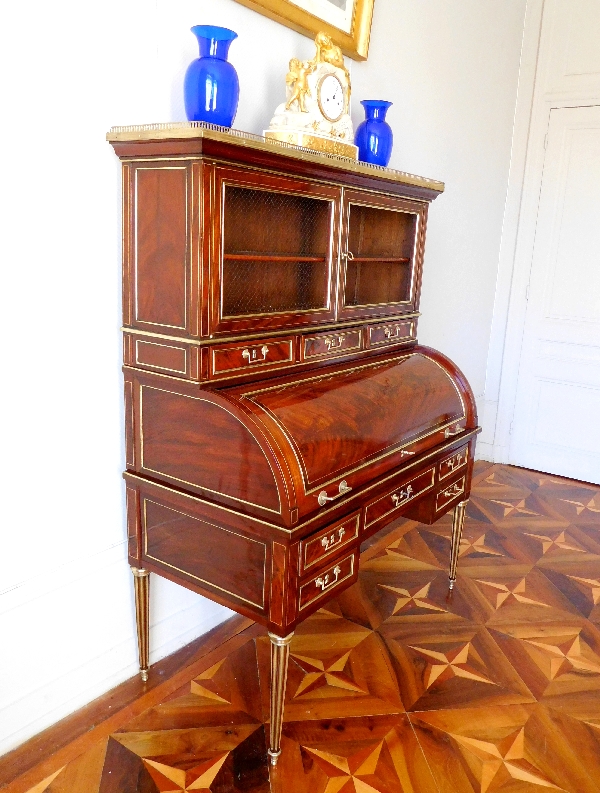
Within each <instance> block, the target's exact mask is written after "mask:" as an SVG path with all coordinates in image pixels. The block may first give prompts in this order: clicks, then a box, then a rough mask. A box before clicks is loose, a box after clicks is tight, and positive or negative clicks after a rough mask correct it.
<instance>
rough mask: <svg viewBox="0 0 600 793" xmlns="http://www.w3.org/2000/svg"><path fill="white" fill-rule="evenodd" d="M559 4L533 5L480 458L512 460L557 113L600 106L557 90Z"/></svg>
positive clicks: (594, 98) (589, 96)
mask: <svg viewBox="0 0 600 793" xmlns="http://www.w3.org/2000/svg"><path fill="white" fill-rule="evenodd" d="M556 1H557V0H528V2H527V8H526V14H525V26H524V32H523V44H522V49H521V67H520V71H519V86H518V94H517V105H516V110H515V120H514V129H513V143H512V152H511V165H510V171H509V180H508V188H507V196H506V203H505V210H504V221H503V230H502V238H501V243H500V256H499V264H498V276H497V281H496V297H495V301H494V312H493V319H492V329H491V336H490V346H489V351H488V363H487V371H486V389H485V404H484V415H483V420H482V425H483V433H482V436H481V439H480V441H479V442H478V450H479V454H478V456H479V457H483V458H484V459H488V460H492V461H493V462H498V463H513V464H515V465H518V464H519V462H518V460H513V459H512V457H511V434H512V423H513V416H514V412H515V406H516V398H517V388H518V380H519V369H520V365H521V355H522V347H523V336H524V331H525V319H526V314H527V299H528V286H529V280H530V275H531V266H532V260H533V251H534V245H535V232H536V226H537V215H538V206H539V199H540V192H541V186H542V177H543V169H544V161H545V155H546V135H547V131H548V125H549V123H550V113H551V111H552V110H553V109H555V108H556V109H558V108H563V107H581V106H588V105H597V104H600V80H599V81H598V84H597V85H596V86H594V87H592V88H590V87H589V86H586V87H585V88H584V89H582V90H577V91H574V90H568V91H565V90H556V89H554V90H552V89H551V86H549V85H548V84H547V83H548V81H549V75H550V66H551V64H552V59H553V56H554V55H555V53H554V52H553V51H552V48H551V44H552V39H553V37H552V32H553V30H552V28H553V23H554V21H555V20H554V18H553V16H552V10H553V7H554V3H555V2H556Z"/></svg>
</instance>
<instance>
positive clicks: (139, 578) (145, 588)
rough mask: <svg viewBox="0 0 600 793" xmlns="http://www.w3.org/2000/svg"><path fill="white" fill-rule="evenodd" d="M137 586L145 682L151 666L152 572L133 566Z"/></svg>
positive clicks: (139, 646) (135, 585) (138, 621)
mask: <svg viewBox="0 0 600 793" xmlns="http://www.w3.org/2000/svg"><path fill="white" fill-rule="evenodd" d="M131 572H132V573H133V584H134V588H135V621H136V624H137V638H138V652H139V657H140V675H141V676H142V680H143V681H144V683H145V682H146V680H148V667H149V666H150V663H149V657H150V572H149V571H148V570H144V569H143V568H138V567H132V568H131Z"/></svg>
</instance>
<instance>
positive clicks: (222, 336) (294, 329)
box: [121, 311, 421, 347]
mask: <svg viewBox="0 0 600 793" xmlns="http://www.w3.org/2000/svg"><path fill="white" fill-rule="evenodd" d="M420 316H421V313H420V312H419V311H416V312H411V313H410V314H400V315H395V317H392V318H390V317H363V318H362V319H348V320H346V319H344V320H340V321H339V322H333V323H324V324H323V325H321V324H320V323H318V324H317V323H312V322H311V323H308V324H306V325H297V326H296V325H294V326H289V327H287V328H282V329H278V330H263V331H258V332H256V333H247V334H246V333H244V334H243V335H239V336H236V335H229V334H227V333H219V334H216V335H215V334H213V335H212V336H210V337H209V338H203V339H191V338H188V337H187V336H169V335H168V334H166V333H156V332H154V331H151V330H141V329H138V328H134V327H129V326H128V325H123V326H122V327H121V330H122V331H123V333H130V334H132V335H134V336H150V337H153V338H156V339H165V340H166V341H178V342H181V343H182V344H192V345H194V346H198V347H207V346H210V345H211V344H224V343H225V342H232V343H233V342H238V341H244V340H246V339H262V338H263V337H265V338H272V337H275V336H289V335H290V333H294V334H295V333H318V332H320V331H327V330H333V331H337V330H338V329H339V330H340V331H343V330H345V329H346V328H349V327H356V326H357V325H367V324H369V323H370V324H372V325H375V324H380V325H385V324H391V323H393V322H403V321H404V320H409V319H418V318H419V317H420Z"/></svg>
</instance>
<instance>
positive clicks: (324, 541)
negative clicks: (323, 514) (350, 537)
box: [321, 526, 346, 551]
mask: <svg viewBox="0 0 600 793" xmlns="http://www.w3.org/2000/svg"><path fill="white" fill-rule="evenodd" d="M345 533H346V529H345V528H344V527H343V526H342V527H341V528H340V529H338V539H337V540H336V539H335V533H334V534H332V535H331V537H322V538H321V545H322V546H323V548H325V550H326V551H328V550H329V549H330V548H333V546H334V545H339V543H340V542H341V541H342V537H343V536H344V534H345Z"/></svg>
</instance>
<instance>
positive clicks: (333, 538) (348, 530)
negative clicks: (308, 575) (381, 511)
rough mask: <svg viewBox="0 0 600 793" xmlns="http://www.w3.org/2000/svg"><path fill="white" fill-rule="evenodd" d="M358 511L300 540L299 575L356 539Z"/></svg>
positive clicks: (358, 524)
mask: <svg viewBox="0 0 600 793" xmlns="http://www.w3.org/2000/svg"><path fill="white" fill-rule="evenodd" d="M359 519H360V513H358V512H356V513H355V514H354V515H350V516H349V517H348V518H346V519H345V520H344V521H342V522H341V523H338V524H337V525H335V526H328V527H327V528H326V529H323V530H322V531H320V532H318V533H317V534H315V535H313V536H312V537H308V538H307V539H305V540H301V541H300V555H299V572H300V575H304V573H305V572H306V571H307V570H308V569H309V568H310V567H313V566H314V565H315V564H317V562H322V561H323V560H324V559H326V558H327V557H328V556H331V555H332V554H334V553H337V552H338V551H341V549H342V548H344V547H345V546H346V545H349V544H350V543H351V542H354V540H356V539H358V532H359V526H360V523H359Z"/></svg>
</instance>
